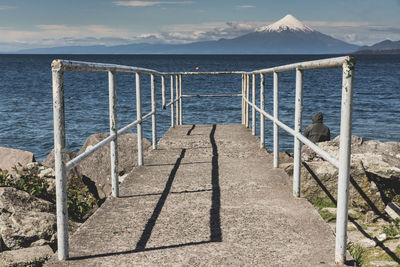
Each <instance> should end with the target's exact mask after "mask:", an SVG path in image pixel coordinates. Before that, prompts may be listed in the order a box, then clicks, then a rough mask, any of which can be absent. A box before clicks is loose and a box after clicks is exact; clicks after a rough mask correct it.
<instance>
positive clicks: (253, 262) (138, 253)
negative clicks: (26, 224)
mask: <svg viewBox="0 0 400 267" xmlns="http://www.w3.org/2000/svg"><path fill="white" fill-rule="evenodd" d="M291 187H292V186H291V182H290V181H289V178H288V176H287V175H286V174H285V173H284V172H283V171H282V170H280V169H274V168H273V167H272V156H271V155H269V154H268V153H267V152H266V151H265V150H264V149H260V148H259V140H258V138H257V137H255V136H252V135H251V131H250V130H249V129H246V128H245V127H244V126H243V125H216V126H213V125H196V126H193V125H185V126H179V127H177V128H175V129H170V130H169V131H168V132H167V133H166V134H165V136H164V137H163V138H162V139H161V140H160V142H159V149H157V150H155V151H152V152H151V153H150V156H149V157H147V158H145V166H143V167H138V168H136V169H134V171H133V172H132V173H131V174H130V175H129V176H128V177H127V178H126V179H125V180H124V182H123V183H121V185H120V193H121V197H120V198H112V197H110V198H109V199H108V200H107V201H106V202H105V203H104V204H103V206H102V207H101V208H100V209H99V210H97V211H96V213H95V214H94V215H93V216H92V217H90V218H89V219H88V220H87V221H86V222H85V223H84V224H83V225H82V226H81V227H80V228H79V229H78V230H77V232H75V234H74V235H73V236H72V237H71V238H70V257H71V259H70V260H68V261H65V262H59V261H58V260H57V259H56V257H53V259H51V260H50V261H49V262H48V263H47V265H48V266H52V265H55V266H59V265H67V266H69V265H71V266H134V265H147V266H157V265H168V266H182V265H184V266H215V265H219V266H221V265H222V266H226V265H231V266H331V265H332V266H335V265H334V264H333V263H334V236H333V233H332V231H331V230H330V228H329V226H328V225H327V224H326V223H325V222H324V221H323V220H322V218H320V216H319V215H318V213H317V212H316V210H315V209H314V208H313V207H312V205H311V204H309V203H308V202H307V201H306V200H304V199H296V198H294V197H293V196H292V193H291V191H292V190H291Z"/></svg>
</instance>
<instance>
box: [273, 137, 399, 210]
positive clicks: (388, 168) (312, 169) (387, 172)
mask: <svg viewBox="0 0 400 267" xmlns="http://www.w3.org/2000/svg"><path fill="white" fill-rule="evenodd" d="M318 146H320V147H321V148H322V149H324V150H325V151H327V152H328V153H330V154H331V155H333V156H334V157H336V158H337V157H338V155H339V137H336V138H335V139H333V140H332V141H327V142H321V143H318ZM351 151H352V155H351V169H350V191H349V205H350V207H355V208H359V209H361V210H362V211H365V212H366V211H373V212H375V213H376V214H381V213H383V212H384V209H385V206H386V203H388V202H389V201H390V200H391V198H392V197H394V196H395V195H398V194H400V143H395V142H386V143H383V142H379V141H375V140H371V141H364V140H363V139H362V138H359V137H356V136H353V137H352V144H351ZM280 157H281V158H282V162H283V164H281V167H283V168H284V169H285V170H286V172H287V173H288V174H289V176H292V175H293V163H292V162H293V159H292V158H291V155H290V154H287V153H286V154H285V153H281V154H280ZM302 161H303V166H302V169H301V190H302V194H303V195H304V196H305V197H306V198H308V199H310V200H315V199H317V198H322V199H325V200H330V201H335V200H336V198H337V179H338V169H337V168H336V167H334V166H333V165H332V164H330V163H328V162H327V161H325V160H324V159H322V158H321V157H320V156H318V155H317V154H316V153H315V152H314V151H312V150H311V149H310V148H309V147H307V146H304V147H303V149H302Z"/></svg>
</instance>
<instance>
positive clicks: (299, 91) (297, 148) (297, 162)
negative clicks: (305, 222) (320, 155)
mask: <svg viewBox="0 0 400 267" xmlns="http://www.w3.org/2000/svg"><path fill="white" fill-rule="evenodd" d="M295 101H296V103H295V115H294V120H295V121H294V131H295V132H296V133H299V134H300V133H301V119H302V110H303V71H302V70H300V69H296V100H295ZM300 171H301V142H300V140H299V139H298V138H297V137H294V165H293V196H295V197H300V174H301V172H300Z"/></svg>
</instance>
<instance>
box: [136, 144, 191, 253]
mask: <svg viewBox="0 0 400 267" xmlns="http://www.w3.org/2000/svg"><path fill="white" fill-rule="evenodd" d="M185 153H186V149H182V152H181V155H180V156H179V158H178V159H177V160H176V163H175V166H174V168H173V169H172V171H171V173H170V174H169V177H168V180H167V183H166V184H165V188H164V191H163V192H162V194H161V197H160V199H159V200H158V202H157V205H156V207H155V208H154V211H153V214H152V215H151V217H150V219H149V220H148V221H147V224H146V227H145V228H144V230H143V233H142V235H141V237H140V239H139V241H138V242H137V244H136V249H135V250H138V251H140V250H144V248H145V247H146V244H147V242H148V241H149V239H150V236H151V232H152V231H153V228H154V226H155V224H156V221H157V218H158V216H159V215H160V213H161V210H162V208H163V206H164V204H165V201H166V200H167V197H168V194H169V192H170V190H171V186H172V182H173V181H174V179H175V175H176V172H177V171H178V169H179V166H180V164H181V161H182V159H183V158H184V157H185Z"/></svg>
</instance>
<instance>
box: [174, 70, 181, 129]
mask: <svg viewBox="0 0 400 267" xmlns="http://www.w3.org/2000/svg"><path fill="white" fill-rule="evenodd" d="M175 95H176V105H175V106H176V119H175V124H176V125H179V98H180V95H179V79H178V75H175Z"/></svg>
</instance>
